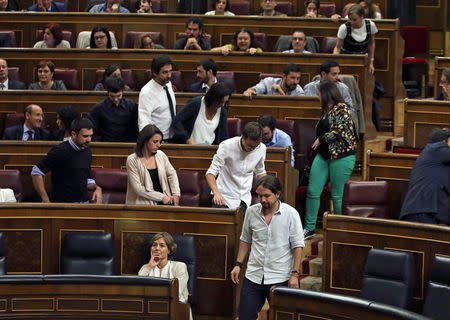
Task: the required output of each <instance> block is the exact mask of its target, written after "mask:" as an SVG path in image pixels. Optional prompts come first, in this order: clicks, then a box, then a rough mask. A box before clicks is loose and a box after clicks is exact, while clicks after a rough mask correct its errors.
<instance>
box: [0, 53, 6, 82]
mask: <svg viewBox="0 0 450 320" xmlns="http://www.w3.org/2000/svg"><path fill="white" fill-rule="evenodd" d="M7 79H8V62H6V60H5V59H2V58H0V82H5V81H6V80H7Z"/></svg>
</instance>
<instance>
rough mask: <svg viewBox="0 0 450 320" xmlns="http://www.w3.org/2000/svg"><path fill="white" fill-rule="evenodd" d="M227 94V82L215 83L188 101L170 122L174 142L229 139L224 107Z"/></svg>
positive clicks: (204, 142) (229, 90)
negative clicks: (201, 94)
mask: <svg viewBox="0 0 450 320" xmlns="http://www.w3.org/2000/svg"><path fill="white" fill-rule="evenodd" d="M230 97H231V89H230V88H229V87H228V85H227V84H226V83H224V82H217V83H214V84H213V85H212V86H211V88H210V89H209V90H208V92H207V93H206V95H205V96H204V97H203V96H198V97H195V98H193V99H191V100H189V101H188V102H187V104H186V105H185V106H184V107H183V109H182V110H181V111H180V112H179V113H178V114H177V115H176V117H175V119H174V120H173V122H172V127H173V131H174V135H173V139H174V140H175V142H177V143H187V144H219V143H221V142H222V141H223V140H225V139H228V124H227V110H226V106H227V105H228V103H229V99H230Z"/></svg>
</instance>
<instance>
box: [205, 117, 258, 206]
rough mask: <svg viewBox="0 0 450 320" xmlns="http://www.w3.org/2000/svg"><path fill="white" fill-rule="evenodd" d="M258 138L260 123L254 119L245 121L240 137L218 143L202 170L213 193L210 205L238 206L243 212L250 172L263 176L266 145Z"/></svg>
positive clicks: (251, 178)
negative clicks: (212, 156) (212, 155)
mask: <svg viewBox="0 0 450 320" xmlns="http://www.w3.org/2000/svg"><path fill="white" fill-rule="evenodd" d="M261 139H262V128H261V126H260V125H259V124H258V123H257V122H249V123H247V124H246V125H245V128H244V131H243V132H242V136H240V137H233V138H230V139H227V140H225V141H223V142H222V143H221V144H220V145H219V148H218V149H217V152H216V154H215V155H214V158H213V160H212V162H211V165H210V166H209V169H208V171H206V182H208V185H209V187H210V188H211V191H212V194H213V196H214V198H213V207H228V208H237V207H239V206H240V207H242V209H243V211H244V213H245V211H246V209H247V207H248V206H250V203H251V200H252V196H251V193H250V190H251V189H252V184H253V175H256V177H257V179H260V178H261V177H263V176H265V175H266V170H265V167H264V160H265V159H266V146H265V145H264V144H263V143H261ZM217 175H218V176H219V177H218V178H217V180H216V177H217Z"/></svg>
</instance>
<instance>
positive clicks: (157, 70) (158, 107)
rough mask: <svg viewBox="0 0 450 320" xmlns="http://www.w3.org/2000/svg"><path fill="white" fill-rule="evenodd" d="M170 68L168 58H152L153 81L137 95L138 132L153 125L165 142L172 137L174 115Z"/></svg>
mask: <svg viewBox="0 0 450 320" xmlns="http://www.w3.org/2000/svg"><path fill="white" fill-rule="evenodd" d="M172 66H173V62H172V60H171V59H170V58H169V57H168V56H163V55H160V56H156V57H155V58H153V60H152V65H151V71H152V75H153V79H152V80H150V81H149V82H148V83H147V84H146V85H145V86H144V87H142V89H141V92H140V93H139V108H138V125H139V130H142V128H144V127H145V126H146V125H148V124H154V125H156V126H157V127H158V128H159V129H160V130H161V131H162V133H163V138H164V139H165V140H167V139H171V138H172V136H173V129H172V128H171V125H172V121H173V119H175V114H176V101H175V94H174V92H173V89H172V83H171V82H170V77H171V76H172Z"/></svg>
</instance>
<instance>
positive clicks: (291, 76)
mask: <svg viewBox="0 0 450 320" xmlns="http://www.w3.org/2000/svg"><path fill="white" fill-rule="evenodd" d="M300 76H301V73H300V67H299V66H298V65H296V64H293V63H290V64H287V65H286V66H285V67H284V69H283V75H282V77H281V78H273V77H267V78H264V79H262V80H261V81H260V82H259V83H258V84H257V85H256V86H253V87H251V88H248V89H247V90H245V91H244V93H243V94H244V96H247V97H249V98H251V97H252V96H254V95H257V94H270V95H277V94H280V95H282V96H285V95H286V96H304V95H305V92H304V91H303V89H302V87H300V85H299V83H300Z"/></svg>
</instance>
